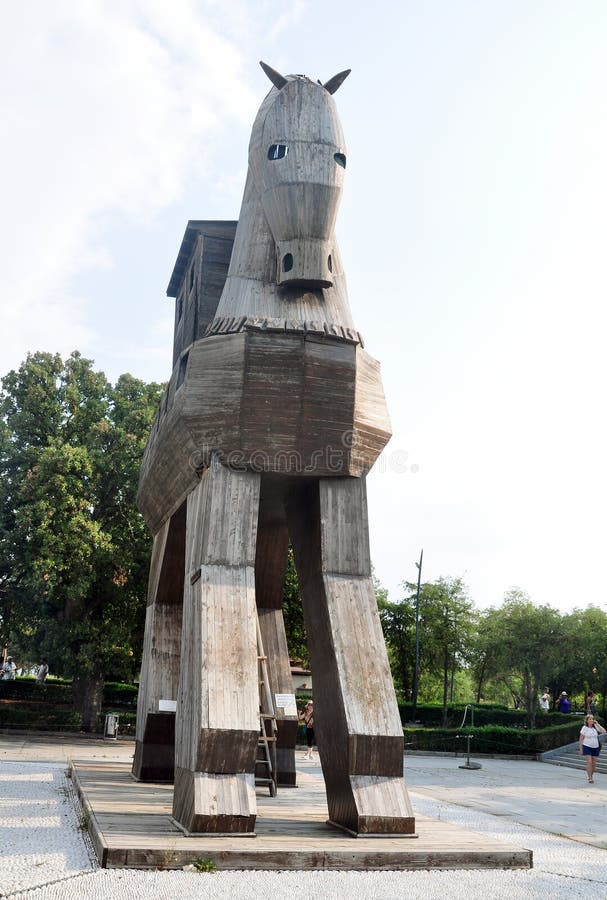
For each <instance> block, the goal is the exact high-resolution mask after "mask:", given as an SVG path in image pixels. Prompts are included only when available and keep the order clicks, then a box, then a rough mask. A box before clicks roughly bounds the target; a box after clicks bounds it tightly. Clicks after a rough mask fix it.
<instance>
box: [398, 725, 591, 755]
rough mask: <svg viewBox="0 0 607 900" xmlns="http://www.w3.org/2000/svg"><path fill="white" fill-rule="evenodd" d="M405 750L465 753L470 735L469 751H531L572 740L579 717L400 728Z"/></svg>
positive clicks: (527, 752)
mask: <svg viewBox="0 0 607 900" xmlns="http://www.w3.org/2000/svg"><path fill="white" fill-rule="evenodd" d="M403 732H404V735H405V751H406V750H428V751H443V752H450V753H465V752H466V750H467V746H468V742H467V740H466V738H467V737H468V735H470V737H471V741H470V752H471V753H495V754H509V755H517V754H521V755H528V754H531V755H534V754H536V753H544V752H545V751H546V750H552V749H554V748H555V747H561V746H563V744H569V743H571V742H572V741H575V740H576V739H577V737H578V735H579V732H580V721H579V719H578V720H577V721H575V722H571V721H570V722H568V723H565V724H564V725H555V726H552V727H550V728H533V729H532V728H505V727H504V726H502V725H484V726H481V727H479V728H477V727H476V726H475V727H474V728H462V729H457V728H404V729H403Z"/></svg>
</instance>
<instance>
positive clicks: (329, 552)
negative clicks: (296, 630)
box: [288, 478, 415, 834]
mask: <svg viewBox="0 0 607 900" xmlns="http://www.w3.org/2000/svg"><path fill="white" fill-rule="evenodd" d="M288 511H289V530H290V534H291V540H292V542H293V547H294V552H295V559H296V564H297V569H298V572H299V578H300V585H301V589H302V598H303V605H304V617H305V622H306V630H307V633H308V646H309V650H310V659H311V665H312V671H313V672H314V701H315V702H314V723H315V731H316V737H317V740H318V751H319V755H320V760H321V764H322V768H323V774H324V778H325V784H326V788H327V801H328V806H329V817H330V820H331V821H332V822H333V823H334V824H336V825H338V826H340V827H342V828H344V829H346V830H348V831H351V832H353V833H355V834H412V833H413V832H414V830H415V819H414V816H413V810H412V808H411V804H410V802H409V798H408V795H407V790H406V787H405V782H404V778H403V751H404V741H403V731H402V725H401V722H400V716H399V712H398V706H397V702H396V695H395V692H394V686H393V683H392V677H391V674H390V667H389V664H388V657H387V653H386V649H385V644H384V639H383V635H382V631H381V624H380V621H379V615H378V611H377V601H376V598H375V592H374V589H373V582H372V579H371V562H370V555H369V542H368V525H367V500H366V484H365V480H364V478H358V479H357V478H329V479H321V480H320V481H317V482H314V483H312V484H310V485H308V486H306V487H304V488H303V489H299V490H297V491H296V492H294V494H293V495H292V497H291V498H290V502H289V507H288Z"/></svg>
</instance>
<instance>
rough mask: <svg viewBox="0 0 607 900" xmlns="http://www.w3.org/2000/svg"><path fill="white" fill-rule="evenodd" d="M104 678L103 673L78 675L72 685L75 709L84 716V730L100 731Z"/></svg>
mask: <svg viewBox="0 0 607 900" xmlns="http://www.w3.org/2000/svg"><path fill="white" fill-rule="evenodd" d="M103 685H104V678H103V675H101V674H96V675H78V676H76V677H75V678H74V682H73V685H72V697H73V703H74V709H75V710H76V712H79V713H80V715H81V716H82V730H83V731H86V732H90V731H98V730H99V728H100V726H101V708H102V705H103Z"/></svg>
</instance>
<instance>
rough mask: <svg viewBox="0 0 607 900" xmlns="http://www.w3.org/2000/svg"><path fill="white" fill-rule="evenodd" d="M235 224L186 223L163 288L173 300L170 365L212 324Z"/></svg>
mask: <svg viewBox="0 0 607 900" xmlns="http://www.w3.org/2000/svg"><path fill="white" fill-rule="evenodd" d="M236 224H237V223H236V222H218V221H190V222H188V224H187V227H186V230H185V234H184V236H183V240H182V242H181V247H180V248H179V253H178V255H177V261H176V263H175V268H174V270H173V274H172V276H171V280H170V282H169V286H168V288H167V294H168V296H169V297H175V337H174V341H173V365H175V363H176V362H177V361H178V360H179V358H180V356H181V354H182V352H183V351H184V350H185V349H186V347H188V346H189V345H190V344H191V343H193V342H194V341H197V340H198V339H199V338H201V337H202V336H203V335H204V334H205V332H206V330H207V328H208V326H209V324H210V323H211V322H212V320H213V318H214V316H215V312H216V310H217V304H218V303H219V298H220V297H221V292H222V290H223V286H224V284H225V280H226V275H227V272H228V266H229V264H230V257H231V255H232V245H233V243H234V234H235V232H236Z"/></svg>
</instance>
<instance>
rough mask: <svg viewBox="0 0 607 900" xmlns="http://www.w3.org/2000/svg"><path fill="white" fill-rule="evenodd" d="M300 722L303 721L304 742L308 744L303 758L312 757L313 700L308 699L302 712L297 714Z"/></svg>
mask: <svg viewBox="0 0 607 900" xmlns="http://www.w3.org/2000/svg"><path fill="white" fill-rule="evenodd" d="M299 720H300V722H303V723H304V725H305V726H306V743H307V745H308V750H307V752H306V755H305V757H304V759H313V758H314V754H313V752H312V748H313V746H314V701H313V700H309V701H308V702H307V703H306V708H305V709H304V711H303V712H301V713H300V714H299Z"/></svg>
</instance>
